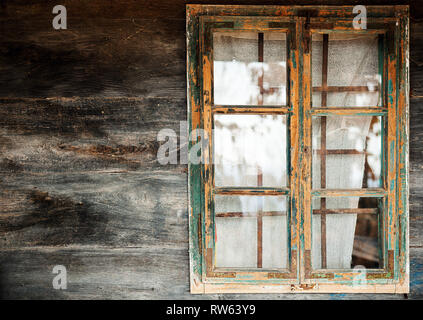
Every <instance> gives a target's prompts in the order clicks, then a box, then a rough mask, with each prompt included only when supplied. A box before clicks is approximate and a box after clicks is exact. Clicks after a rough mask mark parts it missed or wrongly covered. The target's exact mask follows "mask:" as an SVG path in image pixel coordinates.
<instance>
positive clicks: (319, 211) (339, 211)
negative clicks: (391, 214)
mask: <svg viewBox="0 0 423 320" xmlns="http://www.w3.org/2000/svg"><path fill="white" fill-rule="evenodd" d="M322 213H324V214H378V213H379V210H378V209H376V208H375V209H372V208H357V209H350V208H346V209H314V210H313V214H322Z"/></svg>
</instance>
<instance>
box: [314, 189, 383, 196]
mask: <svg viewBox="0 0 423 320" xmlns="http://www.w3.org/2000/svg"><path fill="white" fill-rule="evenodd" d="M311 194H312V196H313V197H325V198H328V197H348V196H349V197H383V196H385V195H386V194H387V192H386V191H385V189H383V188H368V189H316V190H313V191H312V192H311Z"/></svg>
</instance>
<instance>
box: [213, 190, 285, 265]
mask: <svg viewBox="0 0 423 320" xmlns="http://www.w3.org/2000/svg"><path fill="white" fill-rule="evenodd" d="M286 217H287V204H286V197H284V196H223V195H216V196H215V241H216V242H215V246H216V261H215V262H216V263H215V265H216V267H222V268H223V267H226V268H267V269H272V268H273V269H275V268H278V269H281V268H286V267H287V257H288V255H287V252H288V251H287V250H288V246H287V243H288V242H287V239H288V235H287V218H286ZM259 256H261V258H259ZM259 259H261V266H260V262H259Z"/></svg>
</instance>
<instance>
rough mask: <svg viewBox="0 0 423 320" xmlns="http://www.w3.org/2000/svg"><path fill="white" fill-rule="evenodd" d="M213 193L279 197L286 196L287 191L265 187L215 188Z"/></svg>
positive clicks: (285, 189)
mask: <svg viewBox="0 0 423 320" xmlns="http://www.w3.org/2000/svg"><path fill="white" fill-rule="evenodd" d="M214 193H215V194H222V195H246V196H248V195H249V196H280V195H287V194H288V193H289V189H287V188H266V187H216V188H215V189H214Z"/></svg>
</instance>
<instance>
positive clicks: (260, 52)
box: [258, 32, 264, 106]
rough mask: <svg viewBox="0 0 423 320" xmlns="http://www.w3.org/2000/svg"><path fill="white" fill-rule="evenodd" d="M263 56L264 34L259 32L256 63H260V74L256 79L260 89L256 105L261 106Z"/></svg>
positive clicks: (262, 94) (262, 96)
mask: <svg viewBox="0 0 423 320" xmlns="http://www.w3.org/2000/svg"><path fill="white" fill-rule="evenodd" d="M263 54H264V34H263V32H259V34H258V62H261V73H260V74H259V77H258V85H259V88H260V96H259V98H258V105H259V106H261V105H263V98H264V88H263V77H264V68H263V61H264V59H263Z"/></svg>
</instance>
